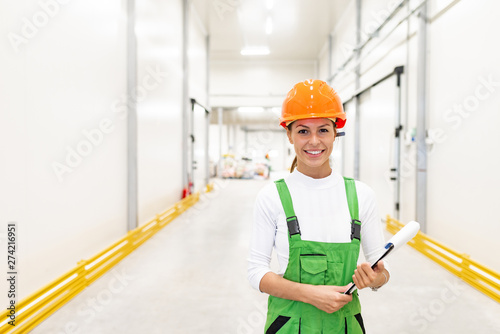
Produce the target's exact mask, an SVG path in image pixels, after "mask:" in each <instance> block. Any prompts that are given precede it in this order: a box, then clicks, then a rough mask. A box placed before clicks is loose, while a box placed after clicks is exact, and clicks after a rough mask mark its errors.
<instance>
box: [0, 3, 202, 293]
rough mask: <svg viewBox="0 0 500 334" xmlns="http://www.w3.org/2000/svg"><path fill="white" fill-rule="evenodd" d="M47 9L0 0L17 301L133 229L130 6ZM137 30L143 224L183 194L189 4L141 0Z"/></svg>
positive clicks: (4, 202)
mask: <svg viewBox="0 0 500 334" xmlns="http://www.w3.org/2000/svg"><path fill="white" fill-rule="evenodd" d="M47 3H49V2H48V1H47V2H44V1H34V0H33V1H23V2H12V1H11V2H5V1H4V2H2V3H0V35H1V36H3V38H1V39H0V73H2V75H1V76H0V157H1V161H0V246H1V247H2V249H6V228H7V223H8V222H17V224H18V226H19V231H18V258H19V264H18V268H17V269H18V270H19V273H20V274H19V281H18V289H19V291H18V296H17V298H18V301H19V300H21V299H23V298H24V297H26V296H27V295H29V294H31V293H33V292H34V291H36V290H37V289H39V288H41V287H42V286H45V285H46V284H48V283H49V282H50V281H52V280H54V279H56V278H58V277H60V276H61V275H62V274H64V273H65V272H67V271H68V270H70V269H72V268H74V267H75V266H76V264H77V262H79V261H80V260H82V259H87V258H89V257H91V256H93V255H95V254H97V253H98V252H99V251H101V250H103V249H104V248H106V247H107V246H109V245H110V244H112V243H113V242H115V241H116V240H118V239H119V238H121V237H123V236H124V235H125V233H126V232H127V63H126V61H127V36H126V24H127V8H126V4H127V1H125V0H112V1H107V2H99V1H94V0H91V1H85V2H82V1H70V2H67V1H64V4H63V1H61V2H60V3H59V2H58V1H51V2H50V4H51V5H50V6H48V5H46V4H47ZM135 31H136V34H137V47H138V51H137V59H138V60H137V62H138V64H137V66H138V73H137V87H138V89H137V92H138V94H137V96H135V97H131V98H134V99H136V100H137V102H138V104H137V114H138V115H137V119H138V122H137V123H138V206H139V217H138V223H139V224H143V223H145V222H147V221H148V220H149V219H151V218H152V217H153V216H154V215H155V214H157V213H160V212H162V211H164V210H165V209H167V208H168V207H169V206H171V205H172V204H174V203H175V202H177V201H179V200H180V199H181V195H182V164H181V161H182V135H183V134H182V84H181V83H182V55H181V50H182V43H183V42H182V0H176V1H169V2H167V3H160V2H156V1H148V0H140V1H136V29H135ZM194 33H195V34H196V31H194ZM196 43H199V39H193V43H192V44H190V48H191V49H194V48H196V49H199V50H205V44H202V45H199V44H198V45H197V44H196ZM194 78H195V79H193V80H196V76H194ZM201 80H205V79H204V77H203V78H202V79H201ZM0 289H2V291H7V288H6V281H2V283H0ZM3 298H6V295H5V296H2V298H0V299H1V300H4V299H3Z"/></svg>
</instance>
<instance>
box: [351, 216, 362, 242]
mask: <svg viewBox="0 0 500 334" xmlns="http://www.w3.org/2000/svg"><path fill="white" fill-rule="evenodd" d="M356 222H357V223H356ZM354 238H356V239H358V240H361V221H359V220H357V219H353V220H352V221H351V240H352V239H354Z"/></svg>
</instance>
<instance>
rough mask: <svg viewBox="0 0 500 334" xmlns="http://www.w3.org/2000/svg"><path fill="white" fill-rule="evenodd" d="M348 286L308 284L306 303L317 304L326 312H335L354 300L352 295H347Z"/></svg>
mask: <svg viewBox="0 0 500 334" xmlns="http://www.w3.org/2000/svg"><path fill="white" fill-rule="evenodd" d="M348 287H349V285H346V286H333V285H309V284H307V287H305V288H306V290H307V292H306V295H307V299H306V300H305V302H306V303H308V304H311V305H313V306H316V307H317V308H318V309H320V310H322V311H325V312H326V313H333V312H337V311H338V310H340V309H341V308H342V307H344V305H345V304H347V303H349V302H350V301H351V300H352V295H345V294H344V291H346V290H347V288H348Z"/></svg>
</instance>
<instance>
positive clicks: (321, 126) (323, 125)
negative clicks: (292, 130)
mask: <svg viewBox="0 0 500 334" xmlns="http://www.w3.org/2000/svg"><path fill="white" fill-rule="evenodd" d="M330 125H331V124H329V123H325V124H322V125H318V128H323V127H325V126H330ZM299 126H302V127H304V128H308V129H309V127H308V126H307V125H304V124H299V125H297V127H299Z"/></svg>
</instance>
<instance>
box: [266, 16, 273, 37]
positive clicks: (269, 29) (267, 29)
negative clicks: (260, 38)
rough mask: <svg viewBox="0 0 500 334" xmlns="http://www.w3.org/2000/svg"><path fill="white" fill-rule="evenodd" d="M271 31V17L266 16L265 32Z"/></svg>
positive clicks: (269, 32) (270, 32)
mask: <svg viewBox="0 0 500 334" xmlns="http://www.w3.org/2000/svg"><path fill="white" fill-rule="evenodd" d="M272 33H273V20H272V19H271V17H269V16H268V17H267V20H266V34H268V35H271V34H272Z"/></svg>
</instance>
